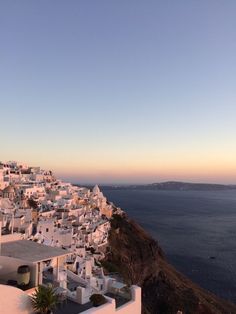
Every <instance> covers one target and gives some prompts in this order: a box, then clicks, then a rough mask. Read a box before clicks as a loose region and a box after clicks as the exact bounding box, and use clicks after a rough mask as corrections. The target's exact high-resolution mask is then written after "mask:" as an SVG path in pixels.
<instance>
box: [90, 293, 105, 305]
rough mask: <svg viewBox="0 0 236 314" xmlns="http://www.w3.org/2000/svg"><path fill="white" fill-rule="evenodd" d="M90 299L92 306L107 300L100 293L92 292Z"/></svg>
mask: <svg viewBox="0 0 236 314" xmlns="http://www.w3.org/2000/svg"><path fill="white" fill-rule="evenodd" d="M89 299H90V301H91V302H92V303H93V306H95V307H97V306H100V305H102V304H105V303H106V302H107V300H106V298H105V297H104V296H103V295H102V294H96V293H95V294H93V295H91V297H90V298H89Z"/></svg>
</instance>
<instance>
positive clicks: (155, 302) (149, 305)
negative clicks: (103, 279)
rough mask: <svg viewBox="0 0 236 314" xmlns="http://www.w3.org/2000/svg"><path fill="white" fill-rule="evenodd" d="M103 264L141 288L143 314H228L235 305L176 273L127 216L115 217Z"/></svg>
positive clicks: (157, 248) (155, 245)
mask: <svg viewBox="0 0 236 314" xmlns="http://www.w3.org/2000/svg"><path fill="white" fill-rule="evenodd" d="M111 225H112V227H111V231H110V235H109V244H110V252H109V253H107V256H106V264H107V265H109V267H110V268H111V267H112V268H113V269H115V270H117V271H119V273H121V275H122V276H123V278H124V280H125V281H126V282H127V283H129V284H137V285H139V286H141V287H142V304H143V311H142V313H143V314H176V313H177V311H178V310H181V311H183V313H185V314H229V313H232V314H233V313H236V305H234V304H231V303H228V302H226V301H224V300H221V299H219V298H218V297H216V296H215V295H213V294H211V293H210V292H207V291H205V290H203V289H201V288H200V287H199V286H197V285H196V284H194V283H193V282H191V281H190V280H189V279H187V278H186V277H185V276H184V275H182V274H180V273H179V272H177V271H176V270H175V269H174V268H173V267H172V266H171V265H170V264H169V263H168V262H167V260H166V258H165V256H164V253H163V251H162V249H161V248H160V247H159V245H158V243H157V242H156V241H155V240H154V239H152V238H151V237H150V236H149V235H148V234H147V233H146V232H145V231H144V230H143V229H142V228H141V227H140V226H139V225H138V224H137V223H135V222H134V221H132V220H130V219H129V218H128V217H127V216H126V215H123V216H118V215H114V216H113V219H112V223H111Z"/></svg>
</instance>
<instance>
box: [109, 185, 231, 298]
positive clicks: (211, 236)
mask: <svg viewBox="0 0 236 314" xmlns="http://www.w3.org/2000/svg"><path fill="white" fill-rule="evenodd" d="M103 192H104V194H105V196H106V197H107V198H108V200H109V201H111V202H113V203H114V204H115V205H116V206H118V207H120V208H122V209H123V210H124V211H126V213H127V214H128V215H129V216H130V217H131V218H133V219H135V220H136V221H137V222H138V223H139V224H141V226H142V227H143V228H144V229H145V230H146V231H147V232H148V233H149V234H150V235H152V237H154V238H155V239H156V240H157V241H158V242H159V244H160V246H161V247H162V249H163V250H164V252H165V255H166V258H167V259H168V261H169V262H170V263H171V264H172V265H173V266H175V268H176V269H177V270H179V271H180V272H182V273H183V274H185V275H186V276H187V277H189V278H190V279H191V280H192V281H194V282H195V283H197V284H199V285H200V286H201V287H203V288H205V289H207V290H209V291H211V292H213V293H215V294H216V295H218V296H220V297H222V298H224V299H227V300H230V301H232V302H234V303H236V190H224V191H161V190H145V189H144V190H135V189H127V188H126V189H113V188H112V189H109V188H106V189H104V190H103Z"/></svg>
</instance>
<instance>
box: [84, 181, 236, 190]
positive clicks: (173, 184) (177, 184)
mask: <svg viewBox="0 0 236 314" xmlns="http://www.w3.org/2000/svg"><path fill="white" fill-rule="evenodd" d="M87 186H88V187H91V186H92V185H87ZM100 187H101V188H102V190H106V189H109V190H111V189H114V190H131V189H132V190H163V191H224V190H236V184H235V185H234V184H214V183H191V182H181V181H166V182H159V183H151V184H136V185H135V184H129V185H122V184H114V185H112V184H106V185H102V184H101V185H100Z"/></svg>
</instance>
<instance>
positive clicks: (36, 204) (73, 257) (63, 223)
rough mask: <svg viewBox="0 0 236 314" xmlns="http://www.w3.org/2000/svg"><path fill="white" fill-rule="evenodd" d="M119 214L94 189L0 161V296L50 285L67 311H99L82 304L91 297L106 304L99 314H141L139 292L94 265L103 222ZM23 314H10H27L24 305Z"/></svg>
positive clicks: (103, 245)
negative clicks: (24, 273) (22, 273)
mask: <svg viewBox="0 0 236 314" xmlns="http://www.w3.org/2000/svg"><path fill="white" fill-rule="evenodd" d="M121 212H122V211H121V209H119V208H117V207H115V206H114V205H113V204H112V203H110V202H108V200H107V199H106V197H105V196H104V195H103V193H102V192H101V191H100V189H99V187H98V186H97V185H96V186H94V188H93V189H92V190H90V189H89V188H86V187H79V186H76V185H72V184H70V183H67V182H63V181H61V180H58V179H56V177H55V176H54V174H53V173H52V172H51V171H45V170H42V169H41V168H40V167H29V166H27V165H25V164H22V163H18V162H7V163H2V162H1V163H0V231H1V232H0V291H1V294H2V295H4V291H5V290H4V289H10V288H11V289H16V290H21V293H24V294H27V295H31V294H32V293H33V291H34V289H35V287H37V286H39V285H43V284H49V283H50V284H52V285H53V287H55V288H56V289H57V290H58V291H59V292H60V296H62V299H63V298H64V300H69V301H70V302H71V303H75V304H76V305H77V306H78V308H77V309H76V312H75V313H99V312H98V310H99V308H98V309H97V308H91V304H90V303H91V302H90V297H91V295H93V294H97V293H98V294H102V295H104V296H106V298H107V300H108V302H107V304H105V305H103V307H104V308H103V312H102V313H113V312H114V313H116V312H117V311H118V309H119V313H137V314H138V313H141V289H140V288H139V287H136V286H131V287H128V286H127V285H126V284H125V283H123V282H120V281H119V280H117V276H114V274H107V273H106V274H104V270H103V267H102V263H101V261H102V260H103V259H104V256H105V255H104V253H105V252H106V250H107V247H108V234H109V229H110V219H111V217H112V215H113V213H118V214H119V213H121ZM22 265H27V266H28V268H29V273H30V274H29V280H28V282H27V283H26V284H25V286H24V289H20V288H21V287H19V282H18V281H19V280H18V278H19V272H18V269H19V267H21V266H22ZM26 287H27V289H26ZM16 290H14V291H15V293H16ZM12 291H13V290H11V293H13V292H12ZM17 293H18V294H19V291H18V292H17ZM17 293H16V294H17ZM13 294H14V293H13ZM5 302H6V301H5ZM9 302H10V300H9ZM11 303H12V302H11ZM6 304H7V303H6ZM67 304H68V303H67ZM11 306H14V302H13V303H12V305H11ZM134 308H135V311H134ZM26 309H27V307H25V308H24V312H22V311H23V310H22V311H21V310H20V309H19V310H18V312H14V313H16V314H18V313H32V309H30V304H28V309H27V310H26ZM122 309H123V312H122ZM8 310H9V309H8ZM14 311H16V310H15V309H14ZM1 313H4V312H2V311H1ZM8 313H10V312H8ZM65 313H72V312H70V311H69V309H67V311H66V312H65ZM72 314H73V313H72Z"/></svg>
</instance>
